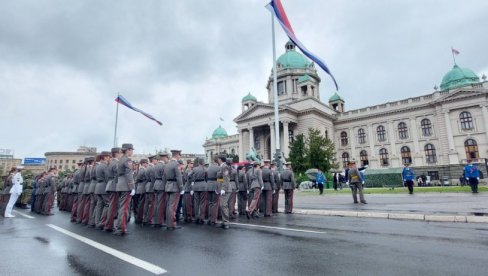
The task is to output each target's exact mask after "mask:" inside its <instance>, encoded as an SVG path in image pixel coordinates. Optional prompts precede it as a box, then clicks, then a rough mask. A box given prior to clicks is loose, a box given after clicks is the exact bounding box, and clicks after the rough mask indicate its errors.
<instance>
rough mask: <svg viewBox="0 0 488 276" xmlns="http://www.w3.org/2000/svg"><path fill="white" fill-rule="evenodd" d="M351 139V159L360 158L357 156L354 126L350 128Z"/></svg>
mask: <svg viewBox="0 0 488 276" xmlns="http://www.w3.org/2000/svg"><path fill="white" fill-rule="evenodd" d="M349 137H350V139H349V141H351V160H356V161H357V160H358V158H356V138H355V136H354V128H351V129H349Z"/></svg>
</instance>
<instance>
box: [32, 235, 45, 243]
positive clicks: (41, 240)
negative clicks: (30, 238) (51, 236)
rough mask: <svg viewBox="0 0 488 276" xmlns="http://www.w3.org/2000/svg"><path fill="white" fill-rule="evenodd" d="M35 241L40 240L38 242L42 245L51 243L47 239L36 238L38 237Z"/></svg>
mask: <svg viewBox="0 0 488 276" xmlns="http://www.w3.org/2000/svg"><path fill="white" fill-rule="evenodd" d="M34 239H36V240H38V241H40V242H42V243H46V244H47V243H49V240H48V239H46V238H43V237H37V236H36V237H34Z"/></svg>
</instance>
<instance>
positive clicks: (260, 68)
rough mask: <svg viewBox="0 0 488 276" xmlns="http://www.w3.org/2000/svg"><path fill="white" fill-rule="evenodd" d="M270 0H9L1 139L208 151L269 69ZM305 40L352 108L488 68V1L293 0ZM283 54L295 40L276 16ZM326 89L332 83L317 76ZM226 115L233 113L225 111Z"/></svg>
mask: <svg viewBox="0 0 488 276" xmlns="http://www.w3.org/2000/svg"><path fill="white" fill-rule="evenodd" d="M267 2H268V1H266V0H232V1H230V0H219V1H218V0H205V1H201V0H192V1H190V0H181V1H162V0H160V1H120V0H118V1H75V0H72V1H67V0H58V1H55V0H50V1H47V0H45V1H35V0H31V1H22V0H16V1H7V0H5V1H0V103H1V107H0V108H1V109H0V110H1V116H0V126H1V128H2V130H1V136H0V148H9V149H13V150H14V151H15V155H16V157H18V158H24V157H43V156H44V152H46V151H61V150H64V151H71V150H76V149H77V148H78V146H80V145H86V146H95V147H97V148H98V149H99V150H106V149H109V148H110V147H111V146H112V143H113V134H114V121H115V108H116V105H115V102H114V99H115V97H116V95H117V92H119V93H121V94H122V95H123V96H124V97H126V98H127V99H128V100H129V101H130V102H131V103H132V104H133V105H134V106H136V107H138V108H140V109H142V110H145V111H146V112H148V113H151V114H152V115H153V116H154V117H156V118H157V119H159V120H161V121H162V122H163V124H164V125H163V126H159V125H157V124H156V123H155V122H153V121H151V120H149V119H146V118H145V117H143V116H142V115H140V114H138V113H135V112H133V111H131V110H129V109H127V108H125V107H121V108H120V110H119V111H120V112H119V129H118V133H119V135H118V137H119V142H120V143H123V142H132V143H133V144H134V145H135V148H136V153H149V152H154V150H155V149H156V148H157V149H159V148H165V147H168V148H179V149H182V150H183V151H184V152H187V153H203V147H202V144H203V143H204V140H205V138H206V137H208V136H211V134H212V132H213V130H214V129H215V128H216V127H218V125H219V124H222V126H223V127H224V128H225V129H226V130H227V131H228V133H229V134H233V133H235V132H236V128H235V124H234V123H233V121H232V120H233V118H235V117H236V116H237V115H238V114H239V113H240V110H241V108H240V102H241V99H242V97H243V96H244V95H246V94H247V93H248V92H251V93H253V94H254V95H255V96H256V97H257V98H258V100H261V101H265V100H266V99H267V96H266V95H267V94H266V89H265V85H266V80H267V78H268V77H269V74H270V70H271V67H272V62H273V61H272V55H271V54H272V48H271V24H270V23H271V19H270V17H271V15H270V13H269V11H268V10H266V9H265V8H264V6H265V4H266V3H267ZM282 3H283V5H284V8H285V10H286V12H287V14H288V17H289V19H290V22H291V24H292V26H293V28H294V30H295V33H296V34H297V36H298V37H299V39H300V40H301V41H302V42H303V43H304V44H305V45H306V47H307V48H308V49H310V50H311V51H312V52H314V53H316V54H317V55H318V56H320V57H321V58H322V59H323V60H325V61H326V62H327V64H328V66H329V68H330V70H331V71H332V73H333V74H334V75H335V77H336V79H337V82H338V84H339V86H340V90H339V94H340V95H341V96H342V97H343V98H344V99H345V101H346V109H356V108H361V107H365V106H367V105H374V104H380V103H383V102H386V101H392V100H399V99H402V98H406V97H410V96H415V95H423V94H427V93H431V92H433V87H434V86H435V85H438V86H439V84H440V82H441V79H442V76H443V75H444V74H445V73H446V72H447V71H449V70H450V69H451V67H452V66H453V62H452V56H451V51H450V47H451V46H453V47H454V48H456V49H458V50H459V51H460V52H461V54H460V55H459V56H457V63H458V64H459V65H460V66H462V67H468V68H470V69H472V70H473V71H474V72H476V73H478V74H479V75H480V76H481V74H482V73H485V74H487V75H488V57H487V56H488V55H487V51H488V35H487V33H488V16H487V15H488V1H486V0H466V1H454V0H452V1H442V0H415V1H414V0H411V1H400V0H369V1H362V0H351V1H343V0H335V1H318V0H282ZM276 41H277V53H278V55H279V54H281V53H283V52H284V44H285V43H286V41H287V39H286V37H285V35H284V33H283V31H282V30H281V29H279V25H277V36H276ZM319 74H320V76H321V78H322V83H321V87H320V90H321V98H322V100H323V101H324V102H327V100H328V98H329V97H330V96H331V95H332V94H333V93H334V92H335V88H334V87H333V84H332V82H331V80H330V78H329V77H328V76H326V75H325V73H323V72H322V71H320V72H319ZM220 117H222V118H223V119H224V122H221V121H220V120H219V118H220Z"/></svg>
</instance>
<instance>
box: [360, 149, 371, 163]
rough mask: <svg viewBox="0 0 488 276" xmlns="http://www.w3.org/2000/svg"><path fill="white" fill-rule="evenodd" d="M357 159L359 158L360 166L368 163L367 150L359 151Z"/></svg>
mask: <svg viewBox="0 0 488 276" xmlns="http://www.w3.org/2000/svg"><path fill="white" fill-rule="evenodd" d="M359 159H360V160H361V166H365V165H369V160H368V152H367V151H365V150H362V151H361V152H360V153H359Z"/></svg>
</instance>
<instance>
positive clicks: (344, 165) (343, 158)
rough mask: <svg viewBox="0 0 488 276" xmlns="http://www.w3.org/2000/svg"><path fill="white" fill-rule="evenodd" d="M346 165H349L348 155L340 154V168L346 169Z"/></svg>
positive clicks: (345, 153)
mask: <svg viewBox="0 0 488 276" xmlns="http://www.w3.org/2000/svg"><path fill="white" fill-rule="evenodd" d="M348 164H349V153H347V152H344V153H343V154H342V166H343V167H344V168H346V167H347V165H348Z"/></svg>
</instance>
